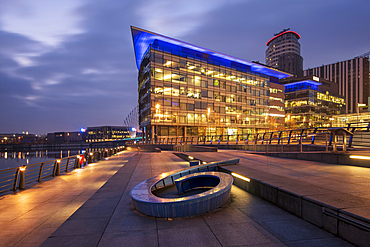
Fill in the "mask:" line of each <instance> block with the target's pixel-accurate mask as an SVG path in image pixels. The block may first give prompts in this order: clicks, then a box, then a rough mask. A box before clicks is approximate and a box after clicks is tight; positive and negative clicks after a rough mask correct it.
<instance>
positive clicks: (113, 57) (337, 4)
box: [0, 0, 370, 134]
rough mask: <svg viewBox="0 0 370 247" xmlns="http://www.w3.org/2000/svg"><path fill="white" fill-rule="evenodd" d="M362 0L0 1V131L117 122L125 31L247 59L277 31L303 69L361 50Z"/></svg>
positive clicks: (128, 96) (133, 97) (124, 80)
mask: <svg viewBox="0 0 370 247" xmlns="http://www.w3.org/2000/svg"><path fill="white" fill-rule="evenodd" d="M369 10H370V1H368V0H325V1H323V0H312V1H304V0H280V1H276V0H275V1H274V0H185V1H175V0H172V1H167V0H135V1H129V0H1V1H0V106H1V112H0V133H22V131H28V132H29V133H33V134H46V133H48V132H56V131H78V130H79V129H80V128H81V127H88V126H101V125H114V126H119V125H122V124H123V120H124V119H125V118H126V116H127V115H128V113H129V112H130V111H131V110H132V109H133V108H134V107H135V106H136V105H137V98H138V97H137V94H138V93H137V68H136V65H135V58H134V51H133V45H132V37H131V31H130V26H131V25H132V26H136V27H139V28H142V29H146V30H149V31H152V32H156V33H160V34H163V35H165V36H169V37H172V38H176V39H180V40H183V41H186V42H188V43H192V44H195V45H198V46H202V47H205V48H208V49H211V50H214V51H218V52H222V53H225V54H228V55H232V56H235V57H238V58H241V59H245V60H248V61H260V62H262V63H263V62H264V60H265V50H266V48H267V47H266V42H267V41H268V40H269V39H271V38H272V37H273V34H274V33H277V32H279V31H281V30H282V29H284V28H291V30H293V31H296V32H298V33H299V34H300V35H301V39H300V40H299V41H300V43H301V55H302V56H303V59H304V62H303V63H304V65H303V67H304V69H307V68H308V67H311V68H312V67H317V66H320V65H322V64H330V63H333V62H337V61H343V60H347V59H351V58H353V57H355V56H358V55H361V54H363V53H366V52H368V51H370V42H369V41H370V32H369V27H368V26H369V25H368V13H369Z"/></svg>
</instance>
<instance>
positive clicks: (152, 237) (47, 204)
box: [0, 151, 352, 247]
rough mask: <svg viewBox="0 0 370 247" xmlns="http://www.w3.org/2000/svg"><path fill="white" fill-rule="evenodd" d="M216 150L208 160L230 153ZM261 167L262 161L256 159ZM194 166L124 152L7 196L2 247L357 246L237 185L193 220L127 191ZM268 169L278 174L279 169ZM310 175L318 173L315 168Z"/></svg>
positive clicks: (0, 205)
mask: <svg viewBox="0 0 370 247" xmlns="http://www.w3.org/2000/svg"><path fill="white" fill-rule="evenodd" d="M203 154H204V153H203ZM212 154H213V155H215V153H212ZM216 155H217V156H215V157H212V156H211V157H208V158H209V159H212V158H213V159H215V158H219V159H222V158H227V157H229V155H230V154H227V153H224V152H219V153H216ZM218 155H220V156H218ZM237 155H240V154H237ZM243 155H244V154H242V156H243ZM258 157H260V156H258ZM243 159H244V158H243ZM245 160H246V161H248V162H253V159H252V158H249V157H246V158H245ZM263 165H265V166H266V164H264V163H263V162H262V161H261V160H258V159H257V161H255V164H254V166H257V167H258V166H259V168H263V167H262V166H263ZM188 166H189V163H188V162H185V161H183V160H181V159H180V158H178V157H177V156H175V155H173V154H172V152H167V151H164V152H162V153H144V152H143V153H142V154H140V155H139V154H137V153H134V152H125V153H123V154H121V155H120V156H115V158H114V159H111V160H109V161H103V162H100V163H97V164H96V165H95V166H91V167H88V168H87V169H86V170H83V172H80V173H77V172H76V173H71V174H69V175H66V176H61V177H58V178H56V179H54V180H51V181H48V182H44V183H42V184H40V185H38V186H36V187H34V188H31V189H28V190H25V191H23V192H20V193H17V194H16V195H8V196H5V197H1V198H0V209H1V211H0V226H1V227H2V231H1V232H0V246H40V245H41V246H53V247H54V246H56V247H58V246H176V247H179V246H352V245H350V244H349V243H348V242H346V241H344V240H342V239H339V238H337V237H335V236H334V235H332V234H330V233H328V232H326V231H324V230H322V229H320V228H318V227H316V226H314V225H312V224H310V223H308V222H306V221H304V220H302V219H300V218H298V217H296V216H294V215H292V214H290V213H287V212H286V211H284V210H283V209H281V208H278V207H276V206H274V205H272V204H270V203H269V202H267V201H264V200H262V199H261V198H258V197H256V196H253V195H251V194H250V193H247V192H246V191H243V190H241V189H240V188H238V187H236V186H233V187H232V190H231V198H230V202H229V203H228V204H227V205H226V206H224V207H222V208H220V209H219V210H216V211H214V212H211V213H207V214H203V215H199V216H195V217H188V218H175V219H165V218H155V217H148V216H145V215H142V214H140V213H139V212H137V211H136V210H135V209H134V208H133V207H132V201H131V198H130V195H129V192H130V189H131V188H133V187H134V186H135V185H136V184H137V183H139V182H141V181H143V180H145V179H147V178H150V177H153V176H155V175H158V174H160V173H163V172H168V171H171V170H175V169H180V168H185V167H188ZM235 167H240V166H235ZM270 168H271V169H270V170H271V171H273V173H278V172H279V169H280V168H279V167H273V166H272V165H271V166H270ZM263 169H265V168H263ZM284 169H285V171H287V170H289V169H288V168H287V167H285V168H284ZM290 170H292V169H290ZM254 172H255V174H257V173H258V172H259V173H261V172H260V171H258V169H255V171H254ZM88 173H89V175H87V174H88ZM90 173H91V174H90ZM304 174H311V176H312V172H310V171H309V170H307V171H305V172H304ZM314 174H315V172H314ZM261 176H262V175H261ZM264 177H265V178H266V179H267V178H268V177H271V174H267V175H264ZM281 177H282V179H280V180H283V178H284V176H281ZM293 177H294V176H293ZM303 177H306V175H304V176H303ZM89 178H90V179H89ZM280 182H281V181H280ZM290 182H291V183H293V182H294V179H293V178H292V179H291V180H290ZM288 184H289V183H288ZM11 208H12V209H14V210H9V209H11ZM3 209H4V210H3ZM38 215H40V216H38Z"/></svg>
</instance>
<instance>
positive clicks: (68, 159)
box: [66, 157, 70, 172]
mask: <svg viewBox="0 0 370 247" xmlns="http://www.w3.org/2000/svg"><path fill="white" fill-rule="evenodd" d="M69 159H70V158H69V157H68V159H67V163H66V172H68V164H69Z"/></svg>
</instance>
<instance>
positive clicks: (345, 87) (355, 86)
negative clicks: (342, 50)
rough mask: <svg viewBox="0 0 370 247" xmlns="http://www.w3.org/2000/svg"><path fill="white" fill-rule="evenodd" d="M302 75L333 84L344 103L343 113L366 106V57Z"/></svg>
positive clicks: (355, 110)
mask: <svg viewBox="0 0 370 247" xmlns="http://www.w3.org/2000/svg"><path fill="white" fill-rule="evenodd" d="M304 75H314V76H318V77H321V78H324V79H326V80H330V81H332V82H335V84H337V85H338V88H339V91H338V93H339V95H340V96H342V97H344V99H345V101H346V107H345V113H356V112H357V104H358V103H362V104H368V97H369V96H370V94H369V90H370V87H369V57H368V55H367V56H360V57H356V58H353V59H350V60H346V61H342V62H337V63H332V64H328V65H322V66H320V67H316V68H312V69H307V70H305V71H304Z"/></svg>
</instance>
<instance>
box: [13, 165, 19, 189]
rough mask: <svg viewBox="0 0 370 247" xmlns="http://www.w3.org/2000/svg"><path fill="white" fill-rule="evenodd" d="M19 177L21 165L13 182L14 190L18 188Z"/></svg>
mask: <svg viewBox="0 0 370 247" xmlns="http://www.w3.org/2000/svg"><path fill="white" fill-rule="evenodd" d="M18 177H19V167H18V169H17V170H16V171H15V176H14V184H13V191H16V190H17V183H18Z"/></svg>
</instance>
